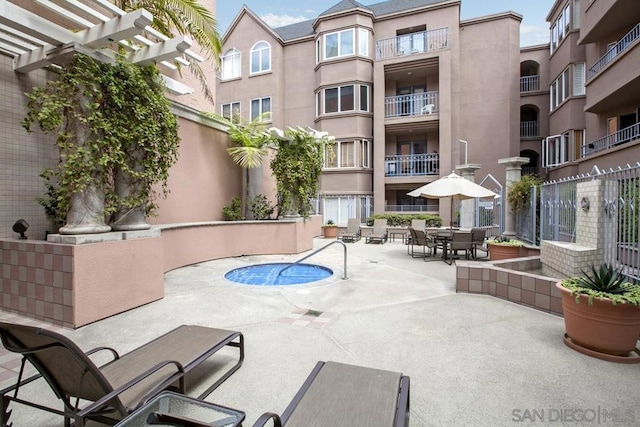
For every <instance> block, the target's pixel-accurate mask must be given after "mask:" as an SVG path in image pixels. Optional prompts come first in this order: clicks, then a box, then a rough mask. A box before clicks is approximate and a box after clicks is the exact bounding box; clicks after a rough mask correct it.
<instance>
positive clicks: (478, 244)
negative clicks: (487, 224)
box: [471, 228, 489, 259]
mask: <svg viewBox="0 0 640 427" xmlns="http://www.w3.org/2000/svg"><path fill="white" fill-rule="evenodd" d="M486 236H487V229H486V228H472V229H471V243H472V246H473V248H472V252H471V257H472V258H473V259H478V250H481V251H483V252H484V253H485V256H484V257H483V258H486V257H487V255H489V249H488V248H487V245H486V244H485V241H484V239H485V238H486Z"/></svg>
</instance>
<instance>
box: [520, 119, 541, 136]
mask: <svg viewBox="0 0 640 427" xmlns="http://www.w3.org/2000/svg"><path fill="white" fill-rule="evenodd" d="M537 136H540V132H539V131H538V121H537V120H535V121H527V122H520V138H534V137H537Z"/></svg>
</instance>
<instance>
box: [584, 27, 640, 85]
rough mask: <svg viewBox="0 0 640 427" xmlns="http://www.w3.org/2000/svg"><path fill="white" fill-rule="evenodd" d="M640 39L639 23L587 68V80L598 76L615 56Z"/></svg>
mask: <svg viewBox="0 0 640 427" xmlns="http://www.w3.org/2000/svg"><path fill="white" fill-rule="evenodd" d="M638 38H640V23H638V25H636V26H635V27H633V29H632V30H631V31H629V32H628V33H627V34H626V35H625V36H624V37H623V38H621V39H620V41H619V42H618V43H616V44H615V45H614V46H612V47H611V49H609V50H608V51H607V53H605V54H604V55H603V56H602V57H601V58H600V59H598V60H597V61H596V63H595V64H593V66H592V67H591V68H589V78H593V77H594V76H595V75H596V74H598V73H599V72H600V71H601V70H602V69H603V68H604V67H606V66H607V64H608V63H610V62H611V61H613V60H614V59H615V57H616V56H618V55H619V54H621V53H622V52H624V51H625V50H626V49H627V47H629V46H630V45H631V43H633V42H634V41H636V40H637V39H638Z"/></svg>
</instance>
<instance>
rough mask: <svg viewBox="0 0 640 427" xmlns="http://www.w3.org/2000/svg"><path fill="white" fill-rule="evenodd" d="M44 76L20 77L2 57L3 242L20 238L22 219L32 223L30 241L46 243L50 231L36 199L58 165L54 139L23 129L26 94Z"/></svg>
mask: <svg viewBox="0 0 640 427" xmlns="http://www.w3.org/2000/svg"><path fill="white" fill-rule="evenodd" d="M45 76H46V73H45V72H43V71H34V72H31V73H28V74H17V73H15V72H14V71H13V64H12V59H11V58H10V57H8V56H4V55H2V54H0V238H13V237H17V236H18V235H17V234H16V233H14V232H13V230H12V226H13V224H14V223H15V222H16V220H18V219H20V218H23V219H25V220H26V221H27V222H28V223H29V225H30V227H29V230H27V233H26V234H27V236H28V237H29V238H31V239H44V238H45V230H49V229H51V224H49V222H48V221H47V218H46V216H45V214H44V209H43V208H42V206H40V205H39V204H38V203H37V202H36V198H37V197H39V196H41V195H42V194H43V193H44V191H45V187H44V180H43V179H42V178H41V177H40V173H41V172H42V171H43V170H44V169H45V168H47V167H52V166H54V165H55V164H56V162H57V154H56V151H55V149H54V144H53V138H52V137H50V136H47V137H45V136H44V135H43V134H42V132H40V131H39V130H36V131H35V132H33V133H31V134H29V133H27V131H26V130H25V129H24V128H22V127H21V126H20V122H21V121H22V120H23V119H24V118H25V116H26V108H25V104H26V100H27V98H26V97H25V96H24V93H25V92H29V91H30V90H31V89H32V88H33V87H34V86H38V85H42V84H43V83H44V82H45ZM36 128H37V126H36Z"/></svg>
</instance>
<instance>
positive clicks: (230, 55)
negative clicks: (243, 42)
mask: <svg viewBox="0 0 640 427" xmlns="http://www.w3.org/2000/svg"><path fill="white" fill-rule="evenodd" d="M236 77H240V51H239V50H237V49H236V48H233V49H229V50H228V51H226V52H225V54H224V55H222V80H226V79H233V78H236Z"/></svg>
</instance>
